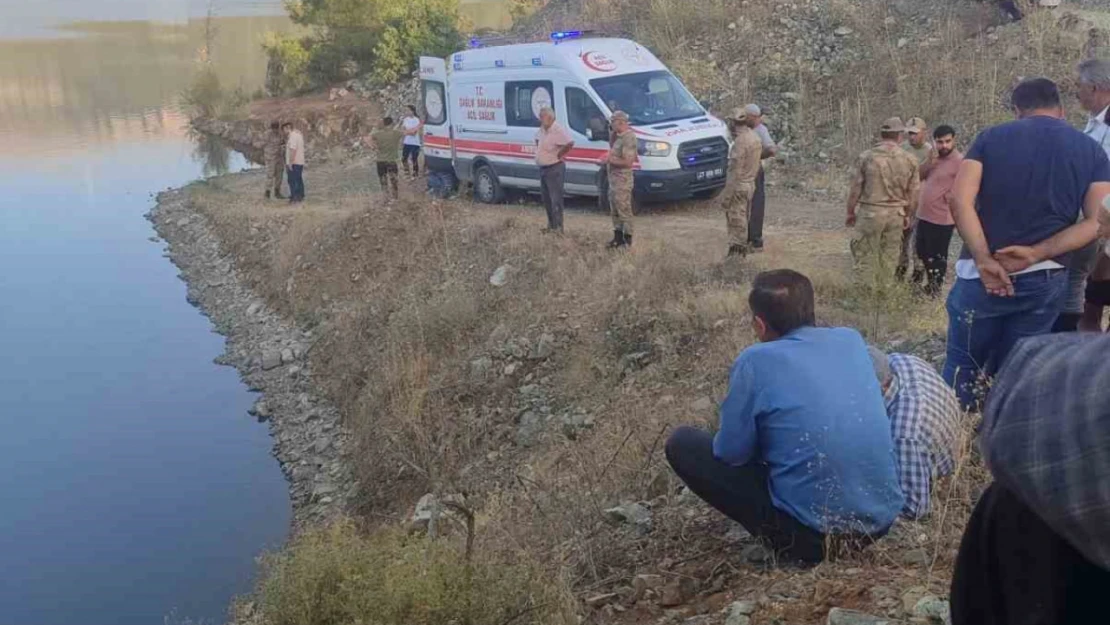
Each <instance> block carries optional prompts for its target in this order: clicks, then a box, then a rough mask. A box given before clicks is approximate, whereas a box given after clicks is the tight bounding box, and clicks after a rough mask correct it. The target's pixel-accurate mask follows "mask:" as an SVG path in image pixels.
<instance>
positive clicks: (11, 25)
mask: <svg viewBox="0 0 1110 625" xmlns="http://www.w3.org/2000/svg"><path fill="white" fill-rule="evenodd" d="M213 6H214V8H215V11H216V14H217V15H221V16H232V15H256V14H260V13H280V12H281V11H282V9H281V0H213ZM207 8H208V0H0V37H29V36H30V37H41V36H44V35H49V34H50V33H49V30H50V28H51V27H52V26H56V25H58V24H64V23H66V22H73V21H80V20H96V21H114V20H156V21H161V22H180V21H183V20H186V19H188V18H190V17H198V16H202V15H204V14H205V11H206V10H207Z"/></svg>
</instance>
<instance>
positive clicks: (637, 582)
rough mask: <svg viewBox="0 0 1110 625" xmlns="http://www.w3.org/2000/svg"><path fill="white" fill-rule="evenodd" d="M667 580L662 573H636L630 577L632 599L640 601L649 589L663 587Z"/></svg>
mask: <svg viewBox="0 0 1110 625" xmlns="http://www.w3.org/2000/svg"><path fill="white" fill-rule="evenodd" d="M666 581H667V580H665V579H664V578H663V576H662V575H637V576H636V577H635V578H633V579H632V598H633V600H634V601H640V600H642V599H643V598H644V597H645V596H647V593H648V591H649V590H651V591H657V590H659V589H660V588H662V587H663V584H665V583H666Z"/></svg>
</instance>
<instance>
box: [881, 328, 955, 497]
mask: <svg viewBox="0 0 1110 625" xmlns="http://www.w3.org/2000/svg"><path fill="white" fill-rule="evenodd" d="M870 350H871V361H872V364H874V365H875V375H876V376H878V378H879V383H880V384H881V385H882V389H883V398H884V399H885V400H886V411H887V415H888V416H889V417H890V431H891V436H892V437H893V438H894V453H895V455H896V458H895V459H896V460H897V465H898V482H899V484H901V486H902V494H903V495H904V496H905V498H906V503H905V506H904V507H903V508H902V515H903V516H905V517H907V518H910V519H920V518H922V517H924V516H925V515H926V514H928V513H929V496H930V493H931V491H932V487H933V480H934V479H936V478H938V477H941V476H944V475H948V474H949V473H951V472H952V470H953V469H954V468H955V459H954V458H955V453H956V448H957V446H958V445H959V438H960V414H961V413H960V404H959V402H958V401H957V400H956V394H955V393H954V392H953V391H952V389H951V388H950V387H949V386H948V385H947V384H945V383H944V378H942V377H940V375H939V374H937V372H936V370H935V369H933V367H932V366H930V365H929V363H927V362H925V361H924V360H922V359H920V358H918V357H917V356H910V355H908V354H890V355H889V356H888V355H887V354H885V353H883V352H882V351H880V350H878V349H876V348H874V347H871V348H870Z"/></svg>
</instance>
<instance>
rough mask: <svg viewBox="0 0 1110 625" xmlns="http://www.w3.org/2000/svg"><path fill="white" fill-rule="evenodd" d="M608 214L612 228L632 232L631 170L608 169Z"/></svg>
mask: <svg viewBox="0 0 1110 625" xmlns="http://www.w3.org/2000/svg"><path fill="white" fill-rule="evenodd" d="M609 214H611V215H612V216H613V230H620V231H621V232H623V233H625V234H632V170H630V169H610V170H609Z"/></svg>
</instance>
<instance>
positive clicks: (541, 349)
mask: <svg viewBox="0 0 1110 625" xmlns="http://www.w3.org/2000/svg"><path fill="white" fill-rule="evenodd" d="M554 354H555V335H553V334H549V333H547V332H544V333H543V334H541V335H540V338H539V340H538V341H536V345H535V347H533V348H532V352H531V354H529V355H528V357H529V358H530V359H532V360H547V359H548V358H551V356H552V355H554Z"/></svg>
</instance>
